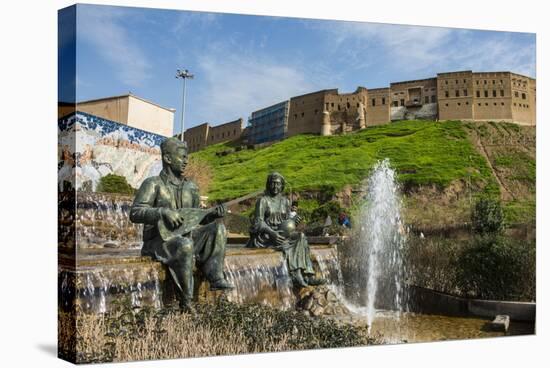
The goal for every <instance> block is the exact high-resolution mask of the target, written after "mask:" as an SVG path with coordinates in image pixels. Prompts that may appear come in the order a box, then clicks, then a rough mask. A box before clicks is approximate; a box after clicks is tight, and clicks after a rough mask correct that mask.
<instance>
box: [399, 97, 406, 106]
mask: <svg viewBox="0 0 550 368" xmlns="http://www.w3.org/2000/svg"><path fill="white" fill-rule="evenodd" d="M399 102H401V106H405V99H404V98H402V99H401V101H399Z"/></svg>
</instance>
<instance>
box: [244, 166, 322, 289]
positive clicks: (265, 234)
mask: <svg viewBox="0 0 550 368" xmlns="http://www.w3.org/2000/svg"><path fill="white" fill-rule="evenodd" d="M284 187H285V179H284V177H283V176H282V175H281V174H279V173H277V172H274V173H271V174H270V175H269V176H268V177H267V182H266V188H265V192H264V194H263V195H262V196H261V197H260V198H258V200H257V201H256V208H255V211H254V217H253V219H252V226H251V228H250V240H249V241H248V244H247V247H249V248H273V249H276V250H279V251H282V252H283V254H284V258H285V260H286V262H287V265H288V269H289V271H290V275H291V277H292V281H293V283H294V284H295V285H296V286H299V287H306V286H308V285H320V284H324V283H325V282H326V281H325V280H324V279H320V278H316V277H315V271H314V270H313V265H312V263H311V255H310V251H309V244H308V242H307V238H306V236H305V235H304V234H303V233H301V232H298V231H296V225H297V224H298V223H299V222H300V221H301V218H300V217H299V216H298V215H294V213H292V215H294V216H293V217H291V203H290V201H289V199H288V198H286V197H285V196H284V195H283V191H284Z"/></svg>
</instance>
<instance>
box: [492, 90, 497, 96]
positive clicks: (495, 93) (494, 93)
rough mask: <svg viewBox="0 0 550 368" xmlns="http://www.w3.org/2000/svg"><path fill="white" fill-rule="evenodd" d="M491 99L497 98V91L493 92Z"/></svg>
mask: <svg viewBox="0 0 550 368" xmlns="http://www.w3.org/2000/svg"><path fill="white" fill-rule="evenodd" d="M493 97H497V90H496V89H494V90H493Z"/></svg>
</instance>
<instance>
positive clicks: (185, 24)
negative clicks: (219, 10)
mask: <svg viewBox="0 0 550 368" xmlns="http://www.w3.org/2000/svg"><path fill="white" fill-rule="evenodd" d="M218 18H219V14H216V13H203V12H188V11H182V12H180V13H179V15H178V17H177V20H176V21H175V22H174V25H173V26H172V32H173V33H174V34H176V36H177V37H178V38H183V37H185V36H187V34H186V31H189V30H191V31H196V29H195V28H194V27H199V28H204V27H211V26H213V25H214V24H215V23H216V21H217V20H218ZM191 27H193V28H191Z"/></svg>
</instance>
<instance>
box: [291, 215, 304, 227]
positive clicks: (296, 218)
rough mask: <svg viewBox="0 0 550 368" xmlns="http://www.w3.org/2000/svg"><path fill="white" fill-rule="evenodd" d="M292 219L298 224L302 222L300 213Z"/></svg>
mask: <svg viewBox="0 0 550 368" xmlns="http://www.w3.org/2000/svg"><path fill="white" fill-rule="evenodd" d="M293 220H294V223H295V224H296V225H298V224H299V223H300V222H302V218H301V217H300V215H296V216H294V218H293Z"/></svg>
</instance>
